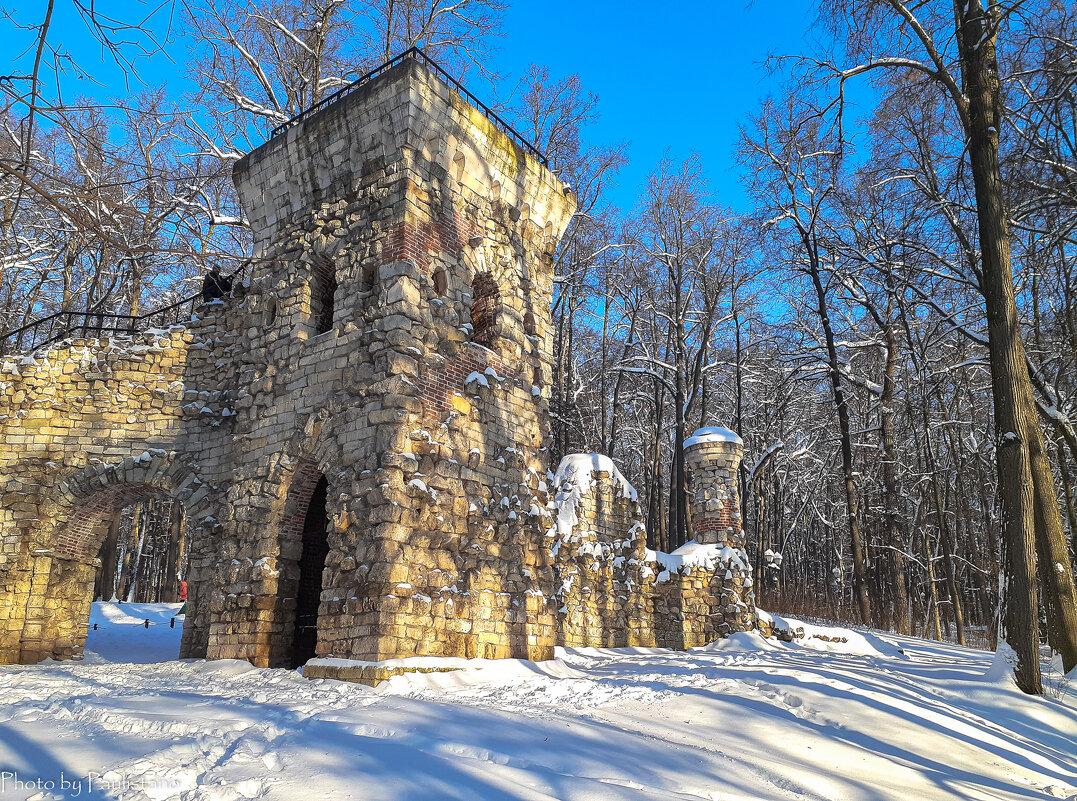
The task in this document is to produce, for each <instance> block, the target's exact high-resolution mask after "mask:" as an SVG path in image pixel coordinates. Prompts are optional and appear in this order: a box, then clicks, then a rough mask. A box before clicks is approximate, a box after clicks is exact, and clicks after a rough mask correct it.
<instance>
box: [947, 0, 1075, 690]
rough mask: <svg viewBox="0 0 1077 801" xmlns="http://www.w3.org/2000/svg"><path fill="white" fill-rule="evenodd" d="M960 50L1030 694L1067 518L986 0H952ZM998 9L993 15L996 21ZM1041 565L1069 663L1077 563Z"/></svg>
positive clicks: (1012, 610) (1015, 591) (1019, 654)
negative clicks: (1046, 561)
mask: <svg viewBox="0 0 1077 801" xmlns="http://www.w3.org/2000/svg"><path fill="white" fill-rule="evenodd" d="M954 8H955V14H956V19H957V21H958V31H957V34H958V37H957V41H958V47H959V52H960V57H961V66H962V78H963V80H964V86H965V95H966V97H967V99H968V100H967V103H968V115H967V134H968V149H969V156H970V159H971V163H972V176H973V183H974V185H975V190H976V217H977V222H978V224H979V233H980V252H981V259H982V272H983V275H982V281H981V290H982V292H983V296H984V301H985V305H986V312H987V331H988V342H989V345H988V347H989V351H990V354H991V386H992V394H993V396H994V405H995V428H996V435H997V437H998V450H997V453H998V456H997V460H998V473H999V495H1000V497H1001V500H1002V526H1003V539H1004V541H1005V543H1006V572H1007V586H1006V588H1005V590H1006V592H1005V614H1004V627H1005V639H1006V642H1007V644H1008V645H1009V646H1010V647H1011V648H1012V649H1013V651H1014V653H1015V654H1016V661H1017V664H1016V665H1015V667H1014V674H1015V677H1016V680H1017V684H1018V686H1019V687H1020V688H1021V689H1022V690H1024V691H1025V692H1027V693H1042V692H1043V687H1042V682H1041V676H1040V662H1039V636H1038V631H1039V616H1038V607H1039V598H1038V589H1037V586H1036V540H1037V537H1038V538H1039V539H1040V540H1041V550H1042V551H1043V552H1044V553H1045V554H1047V555H1050V557H1051V558H1053V557H1054V552H1055V551H1056V550H1057V542H1058V541H1059V540H1061V539H1062V534H1061V532H1062V520H1061V516H1060V514H1059V509H1058V499H1057V495H1055V493H1054V479H1053V476H1052V475H1051V471H1050V465H1049V464H1048V463H1047V456H1046V453H1045V451H1044V447H1043V435H1042V432H1041V431H1040V428H1039V421H1038V419H1037V417H1036V410H1035V405H1034V401H1033V397H1032V385H1031V381H1030V379H1029V374H1028V364H1027V362H1026V356H1025V347H1024V342H1023V340H1022V337H1021V329H1020V322H1019V318H1018V314H1017V304H1016V302H1015V299H1014V288H1013V271H1012V267H1011V262H1010V232H1009V226H1008V223H1007V218H1006V208H1005V198H1004V194H1003V185H1002V174H1001V170H1000V167H999V155H998V147H999V144H998V142H999V140H998V136H999V129H1000V128H1001V117H1002V103H1001V92H1000V80H999V72H998V62H997V59H996V54H995V39H996V35H997V33H996V31H997V22H998V20H997V19H994V18H989V13H988V11H987V10H985V9H984V6H983V3H982V0H955V4H954ZM996 14H997V10H993V11H992V12H991V16H992V17H994V16H996ZM1066 568H1067V569H1063V570H1048V571H1045V572H1046V573H1047V575H1048V576H1049V577H1050V579H1049V581H1048V584H1047V585H1046V587H1045V589H1046V590H1047V591H1048V592H1050V593H1052V595H1053V598H1052V601H1051V603H1049V604H1048V608H1050V607H1051V606H1052V605H1055V606H1056V608H1057V613H1058V614H1057V616H1056V618H1055V620H1054V625H1053V626H1052V627H1051V631H1050V633H1051V634H1052V635H1054V636H1053V638H1052V639H1053V640H1054V642H1053V645H1054V647H1056V649H1058V650H1059V651H1060V652H1061V653H1062V655H1063V662H1064V664H1068V665H1069V666H1070V667H1072V666H1073V665H1074V664H1077V597H1075V594H1074V591H1073V574H1072V568H1070V567H1069V566H1068V565H1066Z"/></svg>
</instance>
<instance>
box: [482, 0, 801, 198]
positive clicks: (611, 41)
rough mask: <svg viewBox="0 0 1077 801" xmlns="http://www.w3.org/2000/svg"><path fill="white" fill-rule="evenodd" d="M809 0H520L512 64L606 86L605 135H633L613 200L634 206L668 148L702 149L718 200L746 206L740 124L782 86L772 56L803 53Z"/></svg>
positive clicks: (678, 152)
mask: <svg viewBox="0 0 1077 801" xmlns="http://www.w3.org/2000/svg"><path fill="white" fill-rule="evenodd" d="M812 5H813V4H811V3H807V2H805V1H804V0H757V2H754V3H749V2H748V0H710V2H695V1H694V0H693V2H671V3H669V4H668V5H667V6H666V7H665V8H664V9H663V8H661V5H660V4H655V3H643V2H621V3H617V2H588V0H541V1H540V0H520V2H515V3H514V4H513V6H512V7H511V8H510V10H509V14H508V18H507V20H506V29H507V36H506V37H505V41H504V43H503V46H502V52H501V54H500V59H499V60H500V62H501V68H502V70H504V71H508V72H512V73H514V74H518V75H519V74H523V73H524V72H525V71H526V69H527V65H528V64H529V63H531V62H535V63H539V64H543V65H545V66H547V67H549V68H550V71H551V74H553V75H567V74H572V73H576V74H578V75H579V76H580V78H581V79H582V81H583V84H584V86H585V87H586V88H587V89H588V90H590V91H592V92H594V93H595V94H597V95H598V96H599V100H600V103H599V110H600V113H601V118H600V120H599V122H598V123H597V124H595V125H594V126H592V129H591V131H590V134H589V135H590V137H591V138H592V140H593V141H595V142H602V143H615V142H622V141H624V142H627V143H628V145H629V147H628V155H629V158H630V163H629V165H628V166H627V167H626V168H625V169H624V170H623V171H622V173H621V175H620V180H619V186H618V187H617V190H616V192H615V194H614V201H615V202H616V203H617V205H620V206H622V207H628V206H631V205H632V203H633V202H634V201H635V199H636V197H637V196H638V194H639V187H640V186H641V184H642V183H643V181H644V180H645V179H646V177H647V174H648V173H649V172H650V171H651V169H652V168H653V167H654V165H655V164H656V163H657V162H658V161H659V160H660V159H662V158H663V157H664V156H665V155H666V154H667V153H668V155H669V156H670V157H671V158H673V159H682V158H684V157H686V156H688V155H689V154H690V153H692V152H696V153H698V154H699V155H700V157H701V159H702V161H703V164H704V167H705V168H706V172H707V175H708V177H709V179H710V181H711V184H712V189H714V190H715V192H716V194H717V197H718V200H719V202H721V203H724V204H726V205H730V206H733V207H734V208H738V209H742V208H743V207H744V204H745V202H746V201H745V200H744V195H743V193H742V190H741V187H740V183H739V175H740V173H739V170H738V168H737V165H736V163H735V159H734V151H735V148H736V144H737V138H738V131H739V129H738V126H739V125H740V124H741V123H742V122H744V121H745V120H746V119H747V117H748V115H749V114H751V113H752V112H753V111H754V110H755V109H756V107H757V106H758V104H759V101H760V100H761V99H762V98H763V97H764V96H765V95H766V94H767V91H768V89H771V88H772V87H773V86H774V81H773V80H769V79H768V78H767V75H766V70H765V68H764V66H763V64H762V62H763V61H764V60H765V59H766V58H767V56H768V55H771V54H777V55H781V54H791V53H799V52H802V51H803V49H804V37H805V34H806V32H807V31H808V28H809V27H810V23H811V20H812V16H811V11H810V7H811V6H812Z"/></svg>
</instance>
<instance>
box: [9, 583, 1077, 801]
mask: <svg viewBox="0 0 1077 801" xmlns="http://www.w3.org/2000/svg"><path fill="white" fill-rule="evenodd" d="M171 609H172V608H171V607H169V608H168V609H165V610H162V611H161V612H160V614H161V616H162V617H163V619H164V625H163V626H162V627H160V628H158V629H156V630H155V628H154V627H153V626H152V625H151V628H150V630H149V633H148V634H147V631H146V630H145V629H144V628H143V627H140V626H139V625H137V624H138V623H139V622H141V619H144V618H145V617H149V613H150V612H151V611H152V610H151V609H148V608H147V609H142V610H136V609H135V608H134V605H127V604H125V605H124V610H127V612H130V613H131V614H129V615H127V616H128V617H129V618H130V622H128V623H123V622H114V623H113V625H114V626H115V627H116V630H114V631H112V633H111V634H109V635H104V634H102V632H104V631H105V627H103V626H102V627H101V629H100V630H99V632H96V633H94V635H93V636H92V637H91V639H90V642H89V648H88V650H90V651H93V652H96V653H97V654H98V655H97V656H95V657H92V660H93V661H92V662H89V663H84V664H78V663H70V662H68V663H50V664H43V665H37V666H16V667H5V668H0V771H5V772H8V773H17V775H18V779H19V780H20V781H22V782H27V781H32V780H36V779H38V778H42V779H45V780H52V781H54V782H57V783H58V782H59V781H60V775H61V772H62V773H63V776H64V777H65V778H66V779H67V780H68V781H75V782H81V787H80V788H79V794H78V795H76V794H75V790H74V789H72V788H66V789H65V790H64V791H63V792H61V790H60V789H59V788H56V789H53V790H51V791H47V790H46V791H38V790H37V789H36V788H31V787H27V786H26V785H25V784H24V785H23V786H21V787H20V786H16V784H15V782H14V781H13V779H12V778H11V777H8V778H7V779H6V780H4V781H5V784H4V786H3V787H0V799H2V800H3V801H7V799H9V798H10V799H23V798H34V799H35V800H36V801H46V800H48V799H54V798H75V797H77V798H81V799H86V798H89V799H105V798H110V799H111V798H116V799H124V800H125V801H126V799H146V798H155V799H156V798H175V799H182V801H193V800H194V799H213V801H233V800H238V799H244V798H267V799H282V801H283V800H284V799H288V801H292V799H302V800H303V801H306V799H321V798H325V799H376V800H377V801H382V800H389V799H431V801H433V800H434V799H438V801H440V800H441V799H469V800H470V799H570V800H572V801H577V800H578V801H585V800H586V801H603V800H604V799H692V800H693V801H695V800H697V799H707V801H716V799H722V801H732V800H733V799H745V800H746V799H828V800H829V799H835V800H837V799H865V800H871V801H875V800H876V799H878V800H879V801H882V800H883V799H935V798H962V799H1018V798H1020V799H1047V798H1067V797H1069V796H1070V795H1073V794H1077V709H1075V701H1074V699H1073V697H1072V696H1070V697H1069V699H1068V700H1067V701H1066V702H1059V701H1057V700H1051V699H1032V698H1027V697H1025V696H1023V695H1021V693H1020V692H1019V691H1018V690H1017V689H1016V688H1015V687H1013V685H1012V684H1007V683H990V682H988V681H985V680H984V679H983V678H982V676H983V674H984V673H985V672H986V670H987V668H988V667H989V665H990V655H989V654H984V653H981V652H976V651H970V650H966V649H962V648H958V647H956V646H949V645H943V644H938V643H928V642H925V641H921V640H915V639H912V638H899V637H893V636H889V635H887V636H885V637H878V636H874V635H867V636H868V639H867V640H864V641H863V642H864V643H866V646H865V647H863V648H861V650H862V651H865V652H866V653H851V654H850V653H827V652H823V651H819V650H814V649H811V648H806V647H803V646H796V647H793V646H786V645H781V644H777V645H776V644H772V643H768V642H766V641H762V640H761V639H760V638H758V637H757V636H756V635H742V636H740V637H739V638H737V639H735V640H732V641H723V642H722V643H719V644H718V645H717V646H711V647H709V648H707V649H696V650H693V651H691V652H688V653H674V652H670V651H662V650H658V649H618V650H605V649H582V650H566V651H562V652H561V659H560V660H556V661H553V662H549V663H538V664H532V663H526V662H519V661H514V660H504V661H501V662H497V663H493V664H491V663H489V662H482V661H477V662H476V665H477V668H478V669H473V670H468V671H465V672H460V673H445V674H426V675H424V676H408V677H399V678H397V679H394V680H393V681H391V682H388V683H386V684H383V685H382V686H381V687H379V688H378V689H377V690H371V689H370V688H366V687H363V686H360V685H352V684H346V683H341V682H332V681H307V680H305V679H303V678H302V677H301V676H299V675H298V674H297V673H294V672H290V671H283V670H260V669H255V668H252V667H251V666H250V665H248V664H246V663H244V662H236V661H219V662H201V661H191V662H165V663H160V664H152V665H133V664H123V663H118V662H116V661H107V660H115V659H117V658H118V656H119V654H118V653H117V652H116V649H117V648H118V647H119V645H120V644H121V643H122V642H123V640H124V639H125V638H124V636H122V635H121V634H120V633H119V631H120V629H119V627H121V626H123V627H124V629H123V630H124V631H126V633H127V639H128V640H129V641H130V642H133V643H134V644H135V645H137V644H138V642H139V638H142V639H141V642H142V643H143V647H142V651H141V653H142V655H143V656H145V655H146V654H147V653H149V652H150V651H149V649H148V647H147V646H146V645H145V643H147V642H149V641H148V640H145V639H144V638H145V637H146V636H150V637H155V638H158V639H159V640H160V641H159V642H157V645H155V646H154V648H157V647H161V648H164V646H165V643H164V639H165V635H164V634H163V632H165V631H168V632H173V634H172V636H178V631H179V630H178V629H175V630H171V629H167V619H168V616H169V615H170V614H171ZM115 612H116V610H114V609H113V610H109V609H107V608H105V609H99V610H96V611H95V614H103V615H106V617H107V616H109V615H111V616H112V617H111V618H109V619H111V620H113V621H117V620H119V619H120V618H119V617H118V616H117V615H116V614H115ZM140 615H141V616H142V618H140V617H139V616H140ZM151 619H152V618H151ZM155 632H156V633H155ZM136 635H137V636H136ZM95 638H96V641H95ZM858 642H859V641H858ZM892 643H897V644H900V646H901V647H902V648H903V649H904V651H905V654H904V655H902V654H900V653H898V652H896V651H895V650H894V649H893V647H892V645H891V644H892ZM817 644H818V645H819V646H820V647H832V646H829V645H824V644H823V643H817ZM89 778H92V779H93V780H94V781H93V784H92V786H90V784H89V783H88V779H89ZM35 794H36V795H35Z"/></svg>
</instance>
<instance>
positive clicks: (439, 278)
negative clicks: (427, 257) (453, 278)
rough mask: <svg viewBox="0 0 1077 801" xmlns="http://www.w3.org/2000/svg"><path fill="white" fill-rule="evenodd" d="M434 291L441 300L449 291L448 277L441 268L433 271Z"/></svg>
mask: <svg viewBox="0 0 1077 801" xmlns="http://www.w3.org/2000/svg"><path fill="white" fill-rule="evenodd" d="M434 291H435V292H437V294H438V297H442V298H443V297H445V293H446V292H448V291H449V276H448V275H446V274H445V270H444V269H443V268H441V267H438V268H437V269H436V270H434Z"/></svg>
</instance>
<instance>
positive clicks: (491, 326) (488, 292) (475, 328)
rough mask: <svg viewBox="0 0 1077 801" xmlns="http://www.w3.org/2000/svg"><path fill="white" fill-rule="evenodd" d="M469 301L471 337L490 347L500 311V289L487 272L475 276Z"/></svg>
mask: <svg viewBox="0 0 1077 801" xmlns="http://www.w3.org/2000/svg"><path fill="white" fill-rule="evenodd" d="M472 289H473V291H474V297H473V298H472V301H471V339H472V341H473V342H477V343H478V344H480V345H482V346H483V347H487V348H489V347H491V345H492V343H493V341H494V338H495V337H496V336H497V317H498V314H499V313H500V312H501V290H500V288H498V285H497V281H495V280H494V279H493V276H491V275H490V274H489V273H479V274H478V275H477V276H475V283H474V285H473V287H472Z"/></svg>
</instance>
